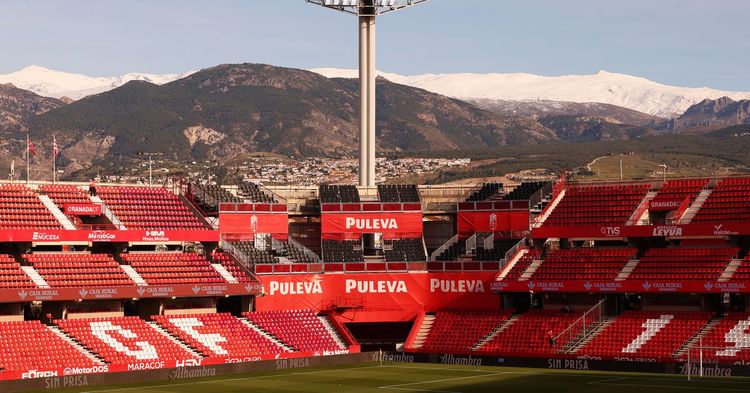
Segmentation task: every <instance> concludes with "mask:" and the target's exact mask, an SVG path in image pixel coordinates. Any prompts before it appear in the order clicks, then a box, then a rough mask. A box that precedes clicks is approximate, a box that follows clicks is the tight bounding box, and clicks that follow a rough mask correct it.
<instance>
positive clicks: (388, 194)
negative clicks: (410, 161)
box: [378, 184, 420, 202]
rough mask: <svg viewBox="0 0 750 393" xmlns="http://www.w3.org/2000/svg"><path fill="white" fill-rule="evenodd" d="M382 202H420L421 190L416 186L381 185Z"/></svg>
mask: <svg viewBox="0 0 750 393" xmlns="http://www.w3.org/2000/svg"><path fill="white" fill-rule="evenodd" d="M378 197H379V199H380V202H419V201H420V199H419V189H417V186H416V185H414V184H393V185H391V184H379V185H378Z"/></svg>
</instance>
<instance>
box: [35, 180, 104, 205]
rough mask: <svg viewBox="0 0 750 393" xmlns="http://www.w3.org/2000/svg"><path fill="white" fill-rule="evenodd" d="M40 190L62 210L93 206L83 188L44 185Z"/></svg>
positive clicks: (65, 185) (68, 185) (67, 185)
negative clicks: (68, 207) (71, 206)
mask: <svg viewBox="0 0 750 393" xmlns="http://www.w3.org/2000/svg"><path fill="white" fill-rule="evenodd" d="M39 190H40V191H41V192H43V193H44V194H46V195H47V196H49V197H50V199H52V201H53V202H55V205H57V206H59V207H60V209H61V210H64V209H65V206H67V205H78V204H83V205H85V204H91V199H89V196H88V194H87V193H86V191H84V190H83V189H82V188H80V187H78V186H74V185H70V184H42V185H40V186H39Z"/></svg>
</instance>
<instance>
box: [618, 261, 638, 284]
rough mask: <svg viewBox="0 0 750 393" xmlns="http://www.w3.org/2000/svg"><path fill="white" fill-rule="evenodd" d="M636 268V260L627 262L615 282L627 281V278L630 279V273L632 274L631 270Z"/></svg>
mask: <svg viewBox="0 0 750 393" xmlns="http://www.w3.org/2000/svg"><path fill="white" fill-rule="evenodd" d="M636 266H638V260H637V259H631V260H629V261H628V263H626V264H625V266H623V268H622V270H621V271H620V273H619V274H617V277H616V278H615V281H624V280H627V279H628V277H630V273H632V272H633V270H634V269H635V268H636Z"/></svg>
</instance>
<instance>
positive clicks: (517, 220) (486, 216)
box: [458, 210, 529, 239]
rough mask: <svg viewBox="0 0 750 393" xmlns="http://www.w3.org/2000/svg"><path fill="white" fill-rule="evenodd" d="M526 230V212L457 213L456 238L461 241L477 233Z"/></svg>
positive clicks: (527, 215)
mask: <svg viewBox="0 0 750 393" xmlns="http://www.w3.org/2000/svg"><path fill="white" fill-rule="evenodd" d="M528 230H529V211H528V210H512V211H511V210H506V211H459V212H458V236H459V238H461V239H465V238H467V237H470V236H471V235H473V234H475V233H477V232H493V233H509V232H520V231H528Z"/></svg>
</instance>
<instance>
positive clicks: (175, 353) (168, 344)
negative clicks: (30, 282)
mask: <svg viewBox="0 0 750 393" xmlns="http://www.w3.org/2000/svg"><path fill="white" fill-rule="evenodd" d="M55 324H57V325H58V326H59V327H60V328H61V329H62V330H63V331H64V332H65V333H66V334H68V335H69V336H70V337H71V338H73V339H75V340H76V341H77V342H79V343H81V345H83V346H84V347H85V348H87V349H88V350H90V351H91V352H93V353H95V354H96V355H97V356H98V357H99V358H100V359H102V360H104V361H105V362H107V363H109V364H127V363H134V362H139V361H155V360H161V361H169V360H187V359H195V356H193V355H192V354H191V353H190V352H188V351H186V350H185V349H183V348H182V347H180V346H179V345H178V344H177V343H176V342H174V341H172V340H170V339H169V337H168V336H167V335H166V334H164V333H163V332H162V331H160V330H158V329H156V328H154V327H153V326H151V325H149V324H148V323H146V321H144V320H142V319H140V318H138V317H113V318H94V319H64V320H56V321H55Z"/></svg>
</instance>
